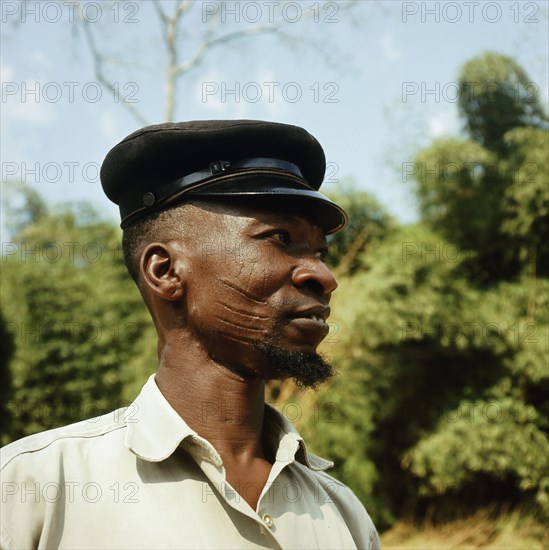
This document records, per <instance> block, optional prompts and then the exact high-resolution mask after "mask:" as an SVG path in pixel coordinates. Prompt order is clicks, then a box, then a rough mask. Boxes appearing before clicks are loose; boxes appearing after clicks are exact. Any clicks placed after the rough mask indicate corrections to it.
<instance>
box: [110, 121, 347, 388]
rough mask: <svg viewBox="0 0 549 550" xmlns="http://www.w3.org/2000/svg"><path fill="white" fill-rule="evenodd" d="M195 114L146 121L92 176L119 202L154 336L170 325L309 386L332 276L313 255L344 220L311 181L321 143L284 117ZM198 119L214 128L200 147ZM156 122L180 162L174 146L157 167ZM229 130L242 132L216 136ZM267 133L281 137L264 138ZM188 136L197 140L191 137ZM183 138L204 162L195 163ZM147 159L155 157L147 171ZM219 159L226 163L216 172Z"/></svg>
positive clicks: (321, 369)
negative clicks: (170, 121) (168, 121)
mask: <svg viewBox="0 0 549 550" xmlns="http://www.w3.org/2000/svg"><path fill="white" fill-rule="evenodd" d="M204 124H206V130H204V128H203V127H202V126H201V125H200V123H186V124H185V123H183V124H180V125H159V126H157V127H149V128H148V129H147V128H145V129H143V130H142V131H140V132H136V133H135V134H132V136H133V137H132V136H129V137H128V138H126V140H124V141H123V142H122V143H121V144H119V145H118V146H117V147H115V148H114V149H113V150H112V151H111V152H110V153H109V155H108V156H107V159H106V160H105V163H104V165H103V168H102V178H103V186H104V187H105V188H106V192H107V194H108V195H109V196H110V197H111V198H113V197H116V198H117V201H118V203H119V204H120V208H121V214H122V217H123V227H124V238H123V249H124V257H125V261H126V265H127V266H128V269H129V271H130V273H131V274H132V277H133V278H134V279H135V280H136V282H137V284H138V286H139V288H140V290H141V292H142V294H143V296H144V299H145V302H146V303H147V305H148V307H149V310H150V311H151V314H152V316H153V319H154V321H155V324H156V326H157V329H158V330H159V335H160V339H161V341H162V340H164V341H166V340H168V339H169V338H170V335H173V334H175V333H177V332H178V331H179V333H180V335H183V334H184V335H185V338H186V340H187V341H188V342H190V344H189V346H190V348H192V346H197V347H198V348H200V349H201V350H205V351H206V352H207V354H208V356H209V357H210V358H211V359H213V360H215V361H216V362H217V363H219V364H221V365H223V366H225V367H228V368H230V369H232V370H234V371H238V372H242V373H243V374H250V375H256V376H260V377H262V378H266V379H268V378H286V377H288V376H291V377H294V378H295V379H296V380H297V381H298V383H301V384H303V385H306V386H314V385H316V384H317V383H318V382H320V381H322V380H324V379H326V378H328V377H329V376H330V375H331V374H332V371H331V367H330V366H329V365H328V364H327V363H326V362H325V361H323V360H322V358H321V357H320V356H319V355H318V354H317V353H316V348H317V346H318V344H319V343H320V342H321V340H322V339H323V338H324V337H325V336H326V334H327V332H328V325H327V324H326V322H325V320H326V318H327V316H328V314H329V307H328V303H329V301H330V297H331V293H332V292H333V290H335V288H336V286H337V283H336V282H335V279H334V277H333V275H332V274H331V272H330V271H329V269H328V268H327V266H326V265H325V263H324V257H325V254H326V249H327V243H326V235H327V234H328V233H332V232H335V231H337V230H339V229H340V228H341V227H342V226H343V225H345V222H346V216H345V213H344V212H343V211H342V210H341V209H340V208H339V207H338V206H337V205H335V204H334V203H332V202H331V201H329V200H328V199H326V198H325V197H323V196H322V195H320V193H318V192H317V191H316V189H318V187H319V186H320V183H321V181H322V177H323V174H324V167H325V163H324V155H323V152H322V149H321V147H320V145H319V144H318V142H317V141H316V140H315V139H314V138H313V137H312V136H310V135H309V134H307V133H306V132H305V131H304V130H302V129H300V128H296V127H293V126H287V125H278V124H273V123H260V122H254V121H220V122H215V121H209V122H208V123H204ZM197 125H198V128H199V130H197ZM200 129H201V130H200ZM204 131H205V132H206V134H208V135H209V136H210V138H211V139H212V140H213V141H212V147H211V149H212V150H211V151H210V152H208V147H207V145H208V140H207V139H205V138H204V135H202V134H203V133H204ZM162 132H165V133H166V137H165V139H167V140H168V142H170V144H171V145H169V146H168V150H169V151H172V152H173V143H171V142H172V141H174V140H175V141H179V143H180V145H181V151H180V152H179V154H178V156H179V161H180V162H179V164H180V170H179V171H177V169H176V166H173V165H174V164H177V163H175V161H174V159H173V158H170V159H169V162H168V164H169V165H170V169H169V170H167V171H163V170H162V166H164V164H163V163H162V159H164V157H165V155H166V154H167V153H166V151H164V149H162V148H161V147H160V146H159V143H161V141H160V142H159V133H160V134H161V133H162ZM197 132H198V133H199V134H200V135H198V134H197ZM200 132H202V134H201V133H200ZM220 134H221V137H220ZM223 135H224V137H225V139H223ZM229 135H230V136H231V137H232V138H233V139H237V138H238V137H239V136H240V138H241V139H240V140H238V141H237V143H234V142H232V141H227V139H228V137H229ZM250 135H251V136H250ZM193 136H194V141H193ZM277 136H278V137H280V138H282V137H285V138H286V142H285V143H283V144H281V143H279V142H278V141H277V140H274V141H273V139H274V137H277ZM151 137H152V138H153V139H152V142H151ZM198 137H201V138H202V141H201V145H202V147H203V148H204V150H202V149H199V150H198V149H197V145H196V144H195V141H196V139H198ZM251 138H253V139H251ZM262 138H263V139H262ZM136 141H137V142H138V143H136ZM199 141H200V140H199ZM252 142H253V146H252V145H251V143H252ZM224 143H225V148H226V149H227V151H224V150H223V148H224ZM290 144H291V147H290V146H289V145H290ZM185 146H186V147H187V149H189V150H191V151H193V152H195V153H196V154H198V155H199V156H201V157H202V159H201V160H200V161H199V162H201V163H204V162H206V161H207V162H208V164H207V166H209V167H210V170H209V171H208V170H206V169H205V170H196V166H197V164H196V162H195V159H194V158H193V159H192V162H189V160H188V156H187V155H186V154H185ZM117 148H118V149H117ZM151 149H153V150H154V151H151ZM250 149H251V152H250ZM113 152H114V153H113ZM153 153H154V154H153ZM250 155H252V156H250ZM257 155H261V156H257ZM176 156H177V155H176ZM243 159H244V160H243ZM288 159H289V160H288ZM124 162H125V163H126V164H128V162H129V164H130V166H129V167H128V171H129V172H130V174H131V181H128V180H127V178H128V175H127V173H126V172H125V171H124V169H123V168H124ZM136 164H137V165H139V167H140V168H139V169H137V168H136ZM151 164H154V165H156V166H160V168H159V169H158V170H157V171H159V172H160V175H158V176H157V177H156V178H153V176H152V173H154V170H152V167H151V166H150V165H151ZM219 164H221V165H223V164H224V165H225V167H224V169H223V170H222V171H221V172H219V173H218V172H217V171H216V166H217V165H219ZM319 164H320V165H321V166H319ZM189 170H192V172H189ZM213 172H216V173H215V174H214V173H213ZM146 173H150V174H151V175H150V176H147V175H146ZM304 174H308V175H309V177H310V178H312V179H313V181H312V182H310V181H309V180H306V179H305V177H304ZM115 176H116V177H118V178H122V180H123V183H120V180H119V179H114V178H115ZM174 176H179V177H178V179H176V180H174V179H170V178H173V177H174ZM166 179H170V181H166ZM197 191H198V192H197ZM138 199H141V204H139V201H138ZM148 203H150V204H148ZM181 337H182V336H181Z"/></svg>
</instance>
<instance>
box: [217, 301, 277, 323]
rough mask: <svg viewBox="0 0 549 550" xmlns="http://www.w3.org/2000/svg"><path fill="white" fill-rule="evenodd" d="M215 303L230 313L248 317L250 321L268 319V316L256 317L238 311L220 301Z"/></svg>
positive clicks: (253, 314)
mask: <svg viewBox="0 0 549 550" xmlns="http://www.w3.org/2000/svg"><path fill="white" fill-rule="evenodd" d="M215 302H216V303H217V304H219V305H220V306H221V307H223V308H225V309H227V310H229V311H231V312H232V313H236V314H238V315H242V316H243V317H249V318H250V319H254V320H259V321H262V320H266V319H269V316H268V315H258V314H256V313H250V312H249V311H245V310H242V309H239V308H237V307H234V306H230V305H228V304H226V303H225V302H222V301H221V300H215Z"/></svg>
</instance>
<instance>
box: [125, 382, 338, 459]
mask: <svg viewBox="0 0 549 550" xmlns="http://www.w3.org/2000/svg"><path fill="white" fill-rule="evenodd" d="M124 422H125V423H126V425H127V429H126V436H125V441H124V443H125V445H126V447H127V448H128V449H130V451H132V452H133V453H134V454H135V455H136V456H138V457H139V458H141V459H143V460H146V461H148V462H160V461H162V460H165V459H166V458H168V457H169V456H171V455H172V454H173V453H174V451H175V450H176V449H177V447H178V446H180V445H181V444H182V443H183V445H184V446H185V447H186V448H187V450H188V451H189V452H191V453H192V454H193V455H199V456H200V457H201V458H204V459H206V460H208V461H210V462H213V463H214V464H215V465H216V466H221V465H222V460H221V457H220V456H219V454H218V453H217V451H216V450H215V448H214V447H213V445H212V444H211V443H209V442H208V441H207V440H206V439H204V438H203V437H201V436H199V435H198V434H197V433H196V432H195V431H194V430H192V429H191V428H190V427H189V425H188V424H187V423H186V422H185V421H184V420H183V419H182V418H181V416H179V414H178V413H177V412H176V411H175V410H174V409H173V408H172V406H171V405H170V404H169V403H168V401H167V400H166V398H165V397H164V396H163V395H162V392H161V391H160V389H159V388H158V386H157V385H156V382H155V375H154V374H152V375H151V376H150V377H149V379H148V380H147V383H146V384H145V385H144V386H143V389H142V390H141V393H140V394H139V395H138V396H137V398H136V399H135V401H134V402H133V403H132V404H131V405H130V406H129V407H128V408H127V409H126V412H125V414H124ZM265 427H266V430H267V438H268V441H269V444H270V445H271V447H272V448H273V449H276V450H277V452H276V459H277V461H278V460H281V461H284V462H291V461H293V460H294V458H295V459H297V460H298V461H299V462H301V463H302V464H304V465H306V466H308V467H309V468H311V469H312V470H325V469H327V468H330V467H331V466H333V465H334V464H333V462H330V461H328V460H324V459H323V458H320V457H318V456H315V455H313V454H311V453H308V452H307V449H306V447H305V442H304V441H303V438H302V437H301V435H299V433H298V431H297V430H296V429H295V428H294V426H293V425H292V423H291V422H290V421H289V420H288V419H287V418H286V417H285V416H284V415H282V414H281V413H279V412H278V411H277V410H276V409H275V408H273V407H271V406H270V405H265Z"/></svg>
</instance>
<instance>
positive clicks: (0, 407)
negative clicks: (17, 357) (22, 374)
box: [0, 310, 15, 445]
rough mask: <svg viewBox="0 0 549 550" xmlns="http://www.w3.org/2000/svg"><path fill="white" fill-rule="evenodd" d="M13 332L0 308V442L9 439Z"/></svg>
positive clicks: (13, 348) (3, 442) (13, 346)
mask: <svg viewBox="0 0 549 550" xmlns="http://www.w3.org/2000/svg"><path fill="white" fill-rule="evenodd" d="M13 340H14V338H13V334H11V333H10V332H9V331H8V330H7V326H6V321H5V318H4V313H3V311H2V310H0V444H1V445H4V444H5V443H7V442H8V441H9V433H10V431H11V425H10V424H11V423H10V416H9V412H8V410H7V407H6V404H7V403H8V401H9V399H10V397H11V391H12V381H11V370H10V361H11V358H12V356H13V352H14V350H15V343H14V341H13Z"/></svg>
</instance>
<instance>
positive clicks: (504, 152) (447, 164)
mask: <svg viewBox="0 0 549 550" xmlns="http://www.w3.org/2000/svg"><path fill="white" fill-rule="evenodd" d="M459 81H460V85H461V87H462V93H461V95H460V99H459V111H460V114H461V116H462V118H463V119H464V124H465V127H466V129H467V131H468V132H469V135H470V139H469V140H462V139H448V138H441V139H439V140H437V141H435V142H434V143H433V144H432V145H431V146H430V147H429V148H427V149H424V150H423V151H421V152H420V153H419V154H418V156H417V159H416V165H415V166H416V170H415V175H416V181H417V194H418V198H419V204H420V209H421V213H422V217H423V219H424V220H425V221H426V222H427V223H428V224H429V225H430V226H431V227H433V228H434V229H435V230H436V231H438V232H439V233H440V234H441V235H442V236H444V237H445V238H446V239H448V240H449V241H450V242H453V243H455V244H456V245H457V246H459V247H460V248H462V249H470V250H472V251H474V252H475V255H474V257H472V258H471V261H469V262H466V263H465V264H464V267H465V268H467V269H468V272H469V274H470V275H471V276H473V277H474V278H475V279H476V280H477V281H479V282H481V283H492V282H494V281H498V280H501V279H505V278H507V279H512V278H514V277H517V276H518V274H519V273H520V270H521V269H522V267H523V263H524V262H523V256H524V254H525V250H526V249H528V247H530V249H531V248H532V246H536V247H538V250H537V260H536V263H537V265H538V268H539V269H545V274H547V261H548V256H547V247H546V245H545V244H542V243H545V241H546V240H547V239H546V238H545V235H546V230H547V226H548V225H549V214H548V202H549V199H548V191H547V183H548V178H547V171H548V168H547V164H548V160H547V136H548V128H549V124H548V122H547V115H546V113H545V112H544V111H543V108H542V106H541V103H540V99H539V96H538V87H537V86H536V84H535V83H534V82H531V81H530V79H529V78H528V76H527V75H526V73H525V72H524V71H523V70H522V69H521V68H520V67H519V66H518V65H517V63H516V62H515V61H514V60H512V59H511V58H508V57H505V56H502V55H498V54H494V53H488V54H485V55H482V56H480V57H478V58H475V59H473V60H471V61H469V62H468V63H466V64H465V65H464V67H463V69H462V71H461V74H460V77H459ZM534 218H535V219H534ZM521 256H522V258H521ZM543 266H545V267H543ZM539 269H538V271H539Z"/></svg>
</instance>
